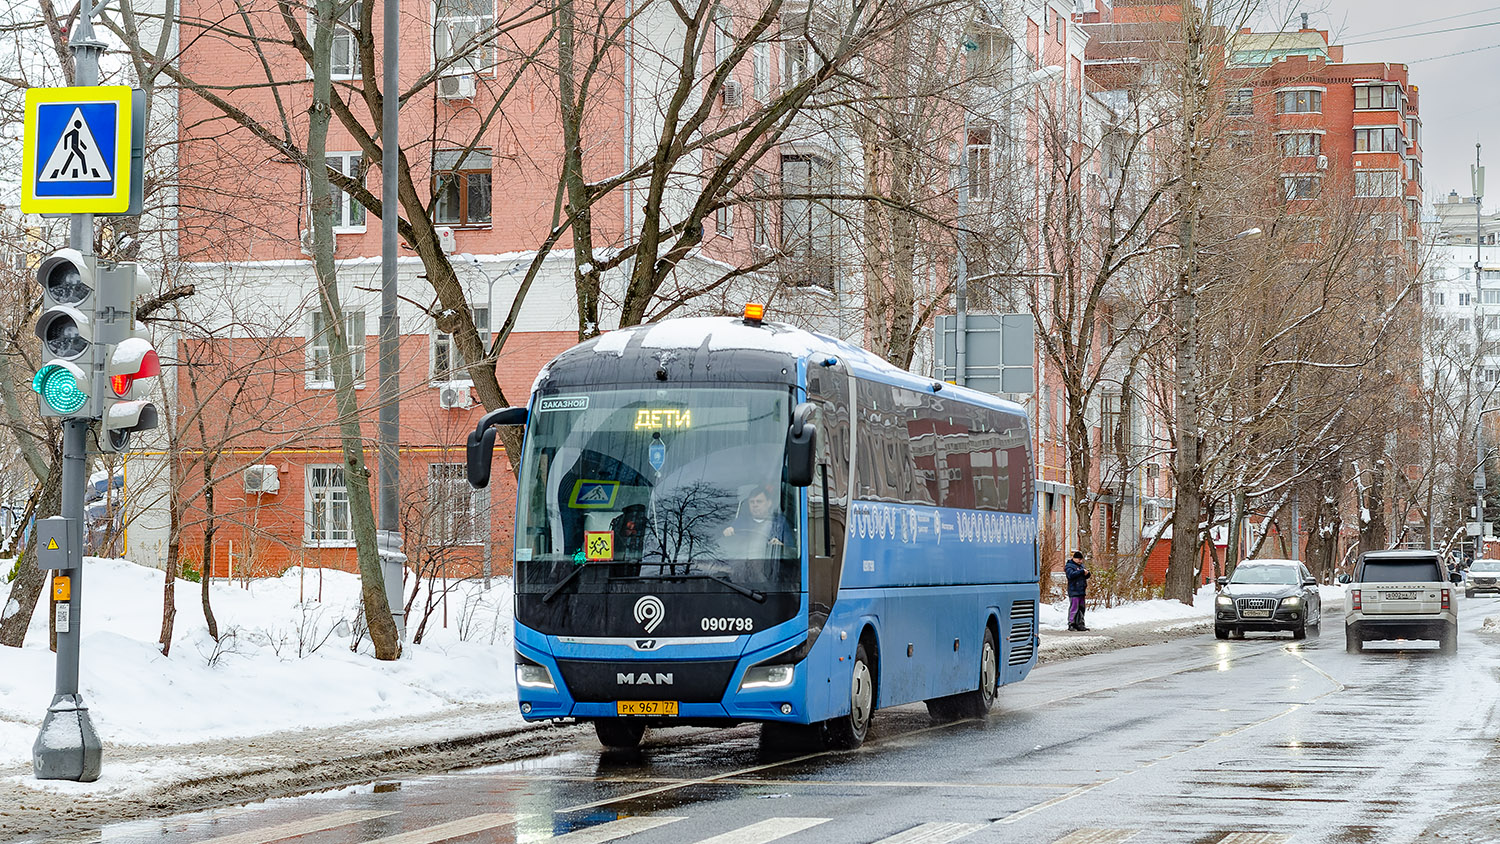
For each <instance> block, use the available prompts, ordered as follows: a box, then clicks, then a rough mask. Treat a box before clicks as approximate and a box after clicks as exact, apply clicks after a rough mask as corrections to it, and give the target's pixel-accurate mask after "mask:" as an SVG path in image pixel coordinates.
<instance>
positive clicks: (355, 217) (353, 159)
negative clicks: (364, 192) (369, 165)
mask: <svg viewBox="0 0 1500 844" xmlns="http://www.w3.org/2000/svg"><path fill="white" fill-rule="evenodd" d="M326 160H327V162H328V169H330V170H335V171H337V172H339V173H341V174H343V175H345V176H348V177H349V178H351V179H353V180H355V181H357V182H359V183H360V184H361V185H363V184H364V183H365V167H364V155H363V154H361V153H358V152H330V153H329V154H328V157H327V159H326ZM332 188H333V203H334V205H333V227H334V228H335V229H363V228H364V227H365V207H364V206H363V205H360V204H359V202H358V201H357V200H356V199H355V198H354V196H353V195H352V194H349V193H345V192H344V191H341V190H339V189H338V186H337V185H333V186H332Z"/></svg>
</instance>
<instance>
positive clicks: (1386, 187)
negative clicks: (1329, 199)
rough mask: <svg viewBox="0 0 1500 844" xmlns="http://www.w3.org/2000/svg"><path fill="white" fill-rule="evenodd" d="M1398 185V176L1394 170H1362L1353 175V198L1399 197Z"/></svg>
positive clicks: (1399, 182) (1399, 181) (1399, 183)
mask: <svg viewBox="0 0 1500 844" xmlns="http://www.w3.org/2000/svg"><path fill="white" fill-rule="evenodd" d="M1400 185H1401V180H1400V174H1399V173H1397V172H1396V171H1395V170H1364V171H1359V172H1356V173H1355V174H1354V195H1355V196H1360V197H1383V196H1400V193H1399V192H1398V191H1399V190H1400Z"/></svg>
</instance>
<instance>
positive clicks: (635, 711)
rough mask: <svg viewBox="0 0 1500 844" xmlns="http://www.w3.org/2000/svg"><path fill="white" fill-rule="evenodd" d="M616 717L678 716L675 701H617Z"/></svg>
mask: <svg viewBox="0 0 1500 844" xmlns="http://www.w3.org/2000/svg"><path fill="white" fill-rule="evenodd" d="M615 714H616V715H670V716H675V715H676V714H677V701H675V700H620V701H615Z"/></svg>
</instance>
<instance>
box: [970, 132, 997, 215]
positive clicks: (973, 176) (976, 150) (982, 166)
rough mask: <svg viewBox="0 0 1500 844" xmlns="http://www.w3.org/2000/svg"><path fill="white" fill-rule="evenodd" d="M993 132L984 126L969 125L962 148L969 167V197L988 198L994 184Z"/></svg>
mask: <svg viewBox="0 0 1500 844" xmlns="http://www.w3.org/2000/svg"><path fill="white" fill-rule="evenodd" d="M994 141H995V132H994V130H993V129H990V128H989V127H986V126H980V127H972V126H971V127H969V138H968V141H967V143H966V145H965V148H964V156H965V157H966V161H965V163H966V165H967V166H968V168H969V198H970V199H989V198H990V193H991V188H992V187H993V186H994V184H995V143H994Z"/></svg>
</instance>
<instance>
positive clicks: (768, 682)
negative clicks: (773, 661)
mask: <svg viewBox="0 0 1500 844" xmlns="http://www.w3.org/2000/svg"><path fill="white" fill-rule="evenodd" d="M796 675H797V672H796V666H793V665H752V666H750V667H749V668H747V669H745V679H744V680H741V681H740V690H741V691H744V690H745V689H784V688H786V687H787V686H790V685H791V684H792V680H793V679H794V678H795V677H796Z"/></svg>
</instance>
